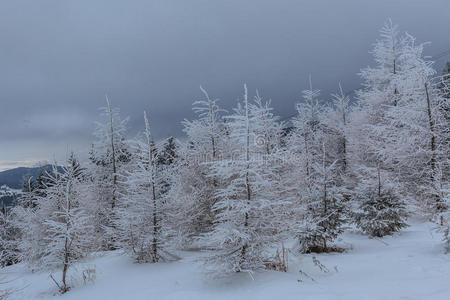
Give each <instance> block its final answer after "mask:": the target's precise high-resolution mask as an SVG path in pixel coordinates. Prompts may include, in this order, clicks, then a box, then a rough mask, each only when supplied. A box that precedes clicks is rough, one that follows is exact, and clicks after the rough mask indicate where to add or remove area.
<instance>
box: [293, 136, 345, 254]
mask: <svg viewBox="0 0 450 300" xmlns="http://www.w3.org/2000/svg"><path fill="white" fill-rule="evenodd" d="M312 167H313V169H312V172H313V174H312V175H311V176H312V177H313V178H314V180H312V184H311V188H310V189H309V190H306V191H305V193H304V194H303V195H302V196H303V203H304V206H303V207H298V208H297V209H296V210H297V211H299V210H300V211H302V210H303V211H302V212H303V213H300V214H296V216H297V217H300V218H299V219H296V220H294V225H293V231H294V235H295V236H296V238H297V239H298V250H299V251H300V252H302V253H305V252H328V251H332V250H333V249H337V248H333V247H330V243H332V242H333V241H334V240H335V239H336V238H337V237H338V236H339V234H341V233H342V232H343V225H344V223H345V222H346V214H347V211H346V205H345V203H344V201H343V200H344V199H343V192H344V189H343V188H341V187H338V186H336V184H335V182H334V180H333V172H334V171H335V162H333V163H332V164H330V165H327V158H326V150H325V145H324V144H323V145H322V163H321V164H319V163H314V164H313V166H312Z"/></svg>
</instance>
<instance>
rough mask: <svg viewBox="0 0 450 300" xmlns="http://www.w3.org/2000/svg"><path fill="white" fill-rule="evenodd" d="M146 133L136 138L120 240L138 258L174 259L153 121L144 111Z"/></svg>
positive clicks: (121, 213) (123, 200)
mask: <svg viewBox="0 0 450 300" xmlns="http://www.w3.org/2000/svg"><path fill="white" fill-rule="evenodd" d="M144 122H145V131H144V134H143V137H142V138H140V139H137V140H135V141H134V142H133V149H134V160H133V162H132V164H133V165H134V166H133V169H132V170H131V171H129V172H127V173H126V175H125V179H124V182H123V184H124V186H125V193H124V195H123V196H122V197H121V201H119V206H118V209H117V214H118V220H117V228H118V243H119V245H120V246H121V247H123V248H124V249H125V250H126V251H127V252H128V253H129V254H130V255H131V256H133V257H134V259H135V260H136V261H137V262H153V263H155V262H158V261H167V260H169V259H172V258H173V256H172V255H170V254H169V253H168V251H167V247H168V245H167V242H168V238H169V236H170V232H169V229H168V227H167V224H168V222H167V218H168V214H167V211H166V205H165V201H164V198H163V195H162V193H161V188H162V187H163V184H164V182H163V178H162V175H163V174H162V173H159V170H158V165H157V162H158V156H157V151H156V147H155V144H154V141H153V138H152V136H151V131H150V123H149V121H148V119H147V114H146V113H145V112H144Z"/></svg>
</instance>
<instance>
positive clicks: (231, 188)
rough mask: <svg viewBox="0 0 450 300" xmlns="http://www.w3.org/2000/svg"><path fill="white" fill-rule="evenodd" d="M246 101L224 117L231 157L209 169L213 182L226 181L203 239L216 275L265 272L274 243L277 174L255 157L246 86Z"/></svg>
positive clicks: (218, 194)
mask: <svg viewBox="0 0 450 300" xmlns="http://www.w3.org/2000/svg"><path fill="white" fill-rule="evenodd" d="M244 88H245V93H244V101H243V103H242V105H239V106H238V108H237V109H236V110H235V113H234V114H233V115H230V116H227V120H228V126H229V128H230V139H231V140H232V141H233V144H234V145H235V151H234V152H233V157H232V158H230V159H222V160H219V161H216V162H214V163H213V164H212V165H211V175H210V176H211V177H215V176H217V177H219V178H223V179H224V180H226V181H227V182H228V184H227V185H226V186H224V187H221V188H220V189H218V191H217V192H216V194H215V196H216V197H217V199H218V201H217V202H216V203H215V204H214V207H213V209H214V211H215V213H216V220H215V223H214V229H213V231H212V232H210V233H208V234H206V235H205V236H204V238H203V240H204V241H205V243H207V244H208V245H209V246H210V248H211V249H214V250H213V251H212V253H211V254H210V255H209V256H208V257H206V258H205V259H206V263H207V264H208V266H209V268H208V269H209V270H210V271H211V272H213V273H214V274H215V275H225V274H228V273H232V272H252V271H254V270H257V269H262V268H265V264H266V262H267V252H266V251H267V249H268V247H269V246H270V245H273V243H275V242H277V239H278V237H277V233H278V230H279V229H278V228H277V224H278V223H277V219H278V218H281V216H277V215H276V214H274V213H273V212H274V211H276V208H277V207H278V206H279V205H280V204H281V203H280V199H279V197H278V196H279V195H278V193H277V190H276V189H275V188H273V187H274V182H276V180H277V176H276V170H275V169H274V168H273V166H272V165H271V164H265V163H264V159H261V158H258V157H257V156H256V155H255V154H256V153H255V151H256V149H257V146H256V144H255V139H254V133H256V132H258V131H259V130H261V129H262V128H255V127H254V126H255V125H256V124H257V122H254V119H253V116H252V114H251V112H250V105H249V102H248V96H247V87H246V86H245V87H244Z"/></svg>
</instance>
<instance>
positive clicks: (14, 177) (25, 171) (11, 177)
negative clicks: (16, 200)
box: [0, 165, 52, 190]
mask: <svg viewBox="0 0 450 300" xmlns="http://www.w3.org/2000/svg"><path fill="white" fill-rule="evenodd" d="M51 168H52V166H51V165H44V166H41V167H34V168H27V167H19V168H14V169H10V170H6V171H3V172H0V186H2V185H6V186H8V187H10V188H12V189H18V190H20V189H22V183H23V180H24V179H25V178H27V177H29V176H32V177H33V178H34V179H36V177H37V176H38V175H39V173H40V172H41V171H42V170H50V169H51Z"/></svg>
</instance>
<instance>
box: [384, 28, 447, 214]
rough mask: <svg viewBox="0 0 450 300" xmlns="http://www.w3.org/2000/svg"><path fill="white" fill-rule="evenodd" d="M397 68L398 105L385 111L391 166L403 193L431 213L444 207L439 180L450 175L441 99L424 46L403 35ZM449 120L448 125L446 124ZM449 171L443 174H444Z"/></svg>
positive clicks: (445, 127) (433, 71) (443, 102)
mask: <svg viewBox="0 0 450 300" xmlns="http://www.w3.org/2000/svg"><path fill="white" fill-rule="evenodd" d="M404 40H405V43H404V44H405V47H404V48H403V51H402V52H401V55H400V57H399V61H400V62H401V65H400V68H399V71H398V80H397V84H398V87H399V91H400V92H399V94H398V105H397V106H395V107H391V108H390V109H389V110H387V111H386V115H387V116H388V119H389V121H390V122H389V124H390V126H391V128H393V129H395V130H394V131H393V135H392V136H393V137H394V138H393V142H392V148H391V150H392V153H393V157H394V161H393V169H394V170H395V172H396V173H397V174H398V175H399V176H400V178H401V179H402V180H401V181H402V185H403V187H404V189H403V192H404V193H405V194H406V195H408V196H409V197H411V198H413V199H415V200H417V201H420V202H421V203H422V204H424V205H426V206H427V207H428V209H430V210H431V211H432V212H439V211H442V210H443V209H445V205H444V204H443V200H442V197H441V192H440V191H441V189H442V186H441V183H442V181H448V178H447V179H445V178H442V176H446V175H447V174H448V173H447V172H446V171H444V172H442V170H448V165H447V162H448V161H447V160H448V154H449V153H450V152H449V151H448V149H449V145H448V143H446V140H447V138H448V122H446V118H445V115H443V114H445V111H444V110H442V107H443V106H445V98H443V97H442V94H441V93H440V91H439V89H438V85H437V84H436V83H435V82H434V80H433V76H434V75H435V73H436V72H435V70H434V69H433V68H432V62H430V61H427V60H426V59H424V55H423V51H424V45H423V44H419V45H417V44H416V43H415V39H414V38H413V37H412V36H410V35H406V37H405V39H404ZM446 123H447V124H446ZM446 173H447V174H446Z"/></svg>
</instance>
